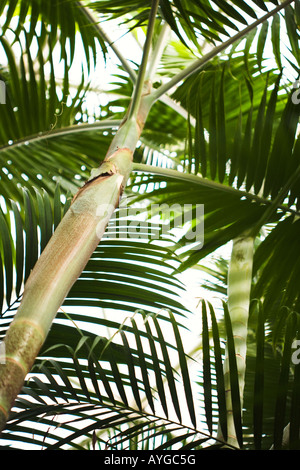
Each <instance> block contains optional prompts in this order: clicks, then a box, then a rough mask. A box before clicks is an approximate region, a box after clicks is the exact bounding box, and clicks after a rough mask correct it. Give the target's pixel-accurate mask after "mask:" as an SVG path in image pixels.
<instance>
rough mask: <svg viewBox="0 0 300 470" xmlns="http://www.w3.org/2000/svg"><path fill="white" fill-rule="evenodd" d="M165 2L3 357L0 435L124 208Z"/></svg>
mask: <svg viewBox="0 0 300 470" xmlns="http://www.w3.org/2000/svg"><path fill="white" fill-rule="evenodd" d="M158 3H159V0H153V1H152V8H151V11H150V16H149V23H148V30H147V36H146V41H145V46H144V51H143V57H142V63H141V66H140V69H139V73H138V76H137V81H136V86H135V89H134V92H133V96H132V100H131V105H130V107H129V109H128V112H127V116H126V117H125V119H124V122H123V124H121V126H120V128H119V130H118V132H117V133H116V135H115V137H114V138H113V140H112V143H111V145H110V147H109V149H108V152H107V154H106V157H105V159H104V161H103V163H102V164H101V165H100V166H99V167H98V168H97V169H95V170H93V171H92V173H91V177H90V178H89V180H88V181H87V182H86V184H85V185H84V186H83V188H81V189H80V190H79V191H78V193H77V194H76V195H75V197H74V198H73V201H72V204H71V206H70V208H69V210H68V211H67V213H66V215H65V216H64V218H63V219H62V221H61V223H60V224H59V226H58V227H57V229H56V231H55V232H54V234H53V236H52V238H51V239H50V241H49V243H48V245H47V246H46V248H45V250H44V251H43V252H42V254H41V256H40V258H39V260H38V262H37V263H36V265H35V267H34V269H33V270H32V272H31V274H30V276H29V278H28V280H27V282H26V285H25V288H24V294H23V298H22V301H21V304H20V307H19V309H18V311H17V314H16V315H15V318H14V320H13V322H12V324H11V325H10V328H9V330H8V332H7V334H6V337H5V339H4V348H2V349H3V350H4V351H5V356H4V357H0V360H1V364H2V365H1V367H0V432H1V431H2V430H3V429H4V427H5V424H6V421H7V418H8V415H9V412H10V410H11V408H12V406H13V403H14V401H15V399H16V397H17V395H18V394H19V392H20V390H21V389H22V386H23V383H24V380H25V377H26V375H27V374H28V372H29V371H30V370H31V367H32V365H33V363H34V361H35V359H36V357H37V355H38V353H39V351H40V348H41V346H42V345H43V343H44V341H45V339H46V336H47V334H48V331H49V328H50V327H51V324H52V322H53V320H54V318H55V316H56V314H57V311H58V309H59V307H60V306H61V305H62V303H63V301H64V299H65V297H66V295H67V294H68V292H69V290H70V289H71V287H72V285H73V284H74V282H75V281H76V280H77V278H78V277H79V276H80V274H81V272H82V270H83V269H84V267H85V265H86V264H87V262H88V260H89V259H90V257H91V255H92V253H93V251H94V250H95V248H96V247H97V245H98V243H99V241H100V240H101V238H102V235H103V234H104V232H105V229H106V226H107V224H108V222H109V220H110V218H111V216H112V213H113V212H114V210H115V208H116V207H117V206H118V205H119V201H120V197H121V195H122V192H123V189H124V187H125V186H126V183H127V180H128V178H129V175H130V173H131V170H132V160H133V152H134V150H135V148H136V145H137V143H138V140H139V138H140V135H141V132H142V130H143V127H144V124H145V121H146V118H147V115H148V113H149V111H150V109H151V106H152V104H153V101H151V100H150V101H149V100H147V99H146V98H147V96H148V95H149V94H150V92H151V82H150V81H149V80H146V67H147V62H148V57H149V53H150V48H151V41H152V36H153V31H154V25H155V19H156V13H157V8H158Z"/></svg>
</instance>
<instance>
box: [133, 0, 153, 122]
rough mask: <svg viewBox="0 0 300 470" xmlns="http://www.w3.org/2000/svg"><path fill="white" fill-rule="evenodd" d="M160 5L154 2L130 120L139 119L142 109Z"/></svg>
mask: <svg viewBox="0 0 300 470" xmlns="http://www.w3.org/2000/svg"><path fill="white" fill-rule="evenodd" d="M158 4H159V0H152V6H151V10H150V16H149V22H148V28H147V35H146V41H145V44H144V48H143V56H142V62H141V65H140V67H139V72H138V76H137V80H136V84H135V88H134V92H133V96H132V100H131V106H130V109H129V115H128V118H129V119H131V118H136V117H137V113H138V110H139V108H140V103H141V98H142V95H143V91H144V89H145V77H146V72H147V64H148V59H149V54H150V50H151V43H152V37H153V32H154V26H155V21H156V14H157V8H158Z"/></svg>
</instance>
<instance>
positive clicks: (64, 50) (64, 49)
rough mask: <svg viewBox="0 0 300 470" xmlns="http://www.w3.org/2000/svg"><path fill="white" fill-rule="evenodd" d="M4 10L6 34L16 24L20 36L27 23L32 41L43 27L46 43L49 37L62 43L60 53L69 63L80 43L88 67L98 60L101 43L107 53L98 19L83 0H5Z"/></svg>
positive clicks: (1, 6)
mask: <svg viewBox="0 0 300 470" xmlns="http://www.w3.org/2000/svg"><path fill="white" fill-rule="evenodd" d="M0 13H1V14H3V18H5V20H4V21H3V25H2V35H4V34H6V33H7V31H8V30H9V28H11V27H12V26H13V25H14V26H13V29H14V31H15V34H16V36H17V37H18V36H19V35H20V34H21V33H22V32H23V30H24V28H25V27H26V28H27V30H28V43H29V45H31V44H32V42H33V40H34V38H36V35H37V31H39V30H40V33H39V36H40V40H41V41H42V43H44V41H47V40H48V39H49V44H50V47H51V48H53V47H54V45H59V48H60V56H61V58H63V59H64V60H67V63H68V66H70V65H71V64H72V63H73V61H74V58H75V55H76V52H77V51H78V50H79V48H80V46H81V48H82V49H83V52H84V59H85V64H86V65H87V66H88V68H90V67H91V66H93V64H95V62H96V56H97V46H100V47H101V49H102V51H103V54H104V55H105V54H106V51H107V49H106V45H105V43H104V41H103V39H102V37H101V35H100V34H99V32H98V31H97V27H96V25H95V23H94V22H93V21H92V20H91V19H90V18H89V17H88V16H87V15H86V12H85V10H84V8H83V5H82V4H81V2H79V1H67V2H65V1H62V0H55V1H53V2H45V1H43V0H30V1H28V0H19V1H13V2H10V1H6V0H2V1H1V3H0ZM15 25H16V26H15ZM76 38H77V41H76ZM76 42H77V44H76ZM79 42H80V43H81V44H79Z"/></svg>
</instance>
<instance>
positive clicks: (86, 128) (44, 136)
mask: <svg viewBox="0 0 300 470" xmlns="http://www.w3.org/2000/svg"><path fill="white" fill-rule="evenodd" d="M120 124H121V121H120V120H117V119H114V120H112V119H105V120H103V121H97V122H93V123H91V124H76V125H74V126H69V127H62V128H59V129H53V130H50V131H47V132H39V133H38V134H33V135H30V136H28V137H26V138H25V139H20V140H17V141H15V142H13V143H12V144H11V145H3V146H2V147H1V148H0V152H5V151H7V150H12V149H14V148H15V147H20V145H24V144H25V145H28V144H35V143H39V142H42V141H43V140H48V139H54V138H57V137H64V136H66V135H69V134H71V135H74V134H77V133H82V132H95V131H97V130H102V129H114V128H118V127H119V126H120Z"/></svg>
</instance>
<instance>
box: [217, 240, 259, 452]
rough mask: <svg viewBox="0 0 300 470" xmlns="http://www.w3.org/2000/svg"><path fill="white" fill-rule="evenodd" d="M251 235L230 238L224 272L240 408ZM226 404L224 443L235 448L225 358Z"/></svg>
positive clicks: (244, 359)
mask: <svg viewBox="0 0 300 470" xmlns="http://www.w3.org/2000/svg"><path fill="white" fill-rule="evenodd" d="M253 251H254V239H253V237H247V236H246V237H240V238H237V239H235V240H234V241H233V246H232V253H231V259H230V264H229V272H228V310H229V315H230V319H231V324H232V332H233V337H234V345H235V354H236V362H237V369H238V376H239V391H240V400H241V408H242V406H243V394H244V385H245V371H246V350H247V331H248V317H249V305H250V292H251V283H252V266H253ZM224 374H225V388H226V405H227V431H228V439H227V442H228V444H231V445H233V446H236V447H239V444H238V441H237V436H236V430H235V425H234V421H233V413H232V399H231V390H230V375H229V374H230V372H229V360H228V357H227V349H226V356H225V360H224Z"/></svg>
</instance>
